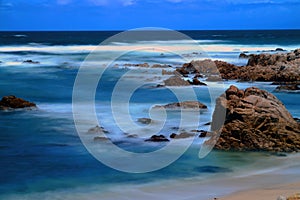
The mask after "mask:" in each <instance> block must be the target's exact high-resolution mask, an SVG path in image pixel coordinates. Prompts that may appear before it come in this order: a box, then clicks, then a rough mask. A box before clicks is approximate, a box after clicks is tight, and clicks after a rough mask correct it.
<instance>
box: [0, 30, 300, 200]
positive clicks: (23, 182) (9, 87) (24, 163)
mask: <svg viewBox="0 0 300 200" xmlns="http://www.w3.org/2000/svg"><path fill="white" fill-rule="evenodd" d="M118 33H119V32H117V31H84V32H0V97H3V96H6V95H15V96H17V97H21V98H24V99H26V100H30V101H32V102H35V103H36V104H37V106H38V109H36V110H30V111H27V110H26V111H24V110H19V111H13V112H11V111H8V112H1V113H0V149H1V151H0V166H1V167H0V170H1V173H0V199H130V198H129V197H128V198H127V197H126V193H127V192H128V191H131V192H132V191H135V192H136V193H137V195H143V194H142V193H143V192H145V193H146V194H149V192H146V191H143V190H141V189H137V188H139V187H140V186H141V185H143V186H144V185H147V187H150V188H151V187H154V188H155V187H160V186H165V185H166V184H170V185H171V184H172V183H175V182H176V183H177V182H179V183H182V184H187V183H185V182H189V181H192V182H193V184H194V185H197V184H199V185H203V184H206V187H203V189H201V188H199V197H200V199H206V198H208V197H210V195H222V194H227V193H229V192H232V191H235V190H236V188H234V187H232V188H231V187H226V186H224V187H222V186H219V187H217V189H216V188H214V185H213V184H212V183H211V184H210V182H209V181H213V180H214V181H215V180H221V179H224V177H241V176H243V177H244V176H250V175H253V174H260V173H266V172H271V171H276V170H280V169H285V168H287V167H293V166H299V165H300V162H299V159H298V157H297V156H299V155H298V154H296V155H295V154H293V155H288V156H287V157H278V156H275V155H271V154H269V153H264V152H248V153H240V152H219V151H212V152H210V153H209V154H208V155H207V156H206V157H204V158H199V156H198V153H199V148H200V147H199V146H201V143H202V142H203V141H202V140H201V141H193V144H192V145H190V146H189V147H188V148H187V151H186V152H184V154H183V155H181V156H179V158H178V159H176V160H175V161H174V162H172V163H171V164H170V165H166V166H165V167H163V168H161V169H158V170H153V171H151V170H149V172H147V173H127V172H124V171H122V170H121V171H119V170H117V169H113V168H111V167H109V166H107V165H105V164H103V163H102V162H100V161H98V160H97V159H96V158H97V156H95V155H93V154H91V153H90V152H91V148H98V147H97V146H101V145H102V144H101V143H96V142H94V141H90V143H89V140H85V139H83V137H84V136H83V137H82V135H81V134H80V133H78V132H77V130H76V127H75V123H74V119H73V117H74V115H73V114H74V113H73V111H72V95H73V94H74V93H73V92H74V91H73V88H74V83H75V82H76V77H77V74H78V72H79V69H80V67H81V66H83V65H84V66H86V67H87V70H86V71H84V72H85V73H87V74H88V77H92V78H95V79H97V74H98V73H99V68H104V67H106V64H107V63H109V68H107V70H106V71H105V72H104V73H103V75H102V77H101V79H100V80H99V83H98V85H97V86H96V93H95V95H94V96H95V98H96V100H95V101H96V103H95V110H96V115H97V119H98V120H99V121H100V123H101V125H102V126H103V127H104V128H105V129H107V130H108V131H109V132H110V133H111V138H112V141H113V142H114V144H116V145H117V146H118V147H119V148H122V149H125V150H128V151H132V152H137V153H141V152H143V153H145V152H154V151H157V150H159V149H161V148H163V147H164V145H165V144H155V145H154V144H152V143H145V142H144V141H143V139H140V138H136V139H132V140H131V139H128V138H126V137H125V135H124V132H125V131H124V130H123V129H122V128H120V126H118V124H117V123H116V122H118V121H117V120H116V119H115V118H114V116H113V113H112V111H111V110H110V109H111V107H110V106H111V102H112V94H113V91H114V89H115V87H116V86H117V85H118V81H119V80H120V79H121V77H123V76H124V75H128V77H127V78H131V79H130V81H129V82H128V81H127V82H125V83H126V84H128V85H125V88H126V87H131V86H130V84H131V83H132V85H133V86H135V85H134V84H135V83H136V82H138V83H139V84H141V82H142V83H143V84H144V85H142V86H141V85H139V86H141V87H139V88H138V89H136V88H135V90H134V92H133V94H132V96H131V97H130V98H129V100H130V105H129V108H128V110H129V111H128V112H129V114H130V116H129V117H128V116H127V115H125V114H124V113H122V110H118V111H117V115H121V114H124V115H125V116H126V117H128V118H131V119H132V120H133V121H135V122H136V121H137V120H138V118H141V117H149V109H150V107H151V106H153V105H155V104H166V103H171V102H176V101H177V98H178V96H176V95H174V91H172V90H170V89H168V88H155V87H154V86H155V85H156V84H159V83H160V82H161V80H160V78H159V76H160V75H161V69H151V70H150V69H142V74H141V72H140V71H138V70H137V69H136V67H132V66H128V67H126V66H125V67H124V65H125V64H137V63H149V65H152V64H167V65H171V66H173V67H179V66H181V65H182V64H183V63H185V62H189V61H191V60H196V59H204V58H210V59H218V60H223V61H226V62H230V63H233V64H236V65H244V64H246V63H247V60H246V59H239V54H240V53H241V52H249V53H260V52H270V53H273V50H275V49H276V48H282V49H284V50H286V51H289V50H293V49H296V48H300V30H267V31H263V30H261V31H181V33H183V34H185V35H187V36H188V37H191V38H192V39H193V42H192V43H193V45H194V44H195V43H196V44H198V45H199V47H200V49H201V51H200V50H199V49H197V51H196V52H194V51H193V49H191V41H189V40H186V38H184V39H178V37H174V38H172V37H164V38H162V39H161V38H160V36H161V34H154V35H151V34H150V36H149V34H148V35H147V34H142V36H141V37H140V36H139V37H137V38H126V37H125V38H123V37H122V38H121V39H120V40H118V41H116V42H112V41H110V42H108V43H105V41H106V39H107V38H108V37H111V36H113V35H115V34H118ZM101 42H104V44H103V45H102V46H101V47H100V49H97V45H98V44H99V43H101ZM151 45H154V47H155V48H158V49H167V50H170V49H171V50H174V51H176V53H172V52H167V51H157V50H154V49H151V51H150V50H149V49H147V51H140V50H139V48H141V47H144V46H146V47H147V48H148V46H151ZM178 47H179V50H177V49H176V48H178ZM132 48H137V50H135V51H128V50H131V49H132ZM151 48H153V46H151ZM94 50H96V54H95V55H97V63H94V62H92V61H95V60H89V59H87V58H88V57H87V56H88V55H89V54H90V53H91V52H92V51H94ZM152 50H153V51H152ZM198 50H199V51H198ZM125 51H128V52H127V53H126V54H122V53H123V52H125ZM162 52H163V53H162ZM121 54H122V56H119V55H121ZM116 57H117V59H115V58H116ZM26 60H32V61H36V62H39V63H35V64H32V63H28V62H27V63H26V62H23V61H26ZM112 60H113V63H110V62H111V61H112ZM83 63H85V64H83ZM172 69H173V68H172ZM128 72H131V73H128ZM127 73H128V74H127ZM131 76H132V77H133V78H132V77H131ZM98 78H99V77H98ZM147 80H149V82H147ZM231 84H234V85H237V86H238V87H239V88H247V87H250V86H257V87H259V88H261V89H265V90H267V91H269V92H271V93H273V94H275V95H276V96H277V97H278V98H279V99H280V100H281V101H282V102H283V103H284V104H285V106H286V108H287V109H288V110H289V111H290V112H291V114H292V115H293V117H295V118H300V108H299V102H300V95H299V93H275V92H274V89H275V87H276V86H274V85H271V83H264V82H251V83H248V82H245V83H241V82H236V81H225V82H221V83H212V84H211V85H210V87H211V88H213V92H215V93H216V94H215V95H216V96H218V95H220V94H221V93H222V92H223V91H224V90H225V89H226V88H228V86H229V85H231ZM133 86H132V87H133ZM87 88H88V87H87ZM120 88H121V89H120ZM120 88H119V91H118V90H117V93H116V96H117V97H118V100H122V98H123V97H124V98H125V97H126V95H127V91H126V90H125V91H124V90H122V87H121V86H120ZM190 90H191V88H190V89H188V88H183V91H181V92H179V93H180V95H181V98H183V99H186V100H188V99H189V98H192V96H190V93H189V92H187V91H190ZM192 90H193V92H194V93H195V94H196V98H197V99H198V100H199V101H200V102H202V103H204V104H206V105H208V110H206V111H204V112H201V113H200V124H199V126H198V127H196V128H199V129H204V130H206V129H207V128H208V127H207V126H205V125H204V124H205V123H207V122H210V121H211V115H212V112H213V108H214V101H213V100H212V98H211V97H212V96H211V91H210V90H209V89H207V88H206V87H202V86H197V87H194V88H192ZM85 92H87V91H85V90H83V91H80V93H79V94H80V95H82V96H85V95H87V96H88V95H89V94H86V93H85ZM73 100H74V99H73ZM118 106H120V105H118ZM121 107H122V105H121V106H120V107H117V109H121ZM124 112H125V111H124ZM120 113H121V114H120ZM167 114H168V117H167V118H166V121H165V124H164V125H163V128H162V129H161V130H159V131H158V133H161V134H166V135H169V134H171V133H172V132H174V127H175V129H176V127H178V126H179V122H178V119H179V118H178V113H176V112H174V113H167ZM192 114H193V113H192ZM122 116H123V115H121V117H122ZM121 121H122V120H121ZM122 122H123V121H122ZM95 125H96V124H95V123H94V121H93V120H91V121H86V122H85V123H84V125H83V126H82V127H81V128H84V130H86V131H88V129H89V128H92V127H94V126H95ZM185 125H186V127H190V124H185ZM124 126H125V129H126V131H131V132H133V133H140V134H144V135H147V133H149V132H151V130H148V129H147V127H138V128H137V129H135V126H132V127H131V126H130V127H129V125H128V124H125V125H124ZM100 149H101V148H100ZM102 150H103V149H102ZM101 153H102V154H105V155H106V156H107V157H109V156H110V155H112V152H110V151H109V150H108V151H103V152H101ZM293 157H295V158H293ZM288 158H289V159H288ZM291 159H292V160H293V162H291ZM136 162H139V161H136ZM153 162H157V163H159V162H162V161H161V160H159V158H158V159H157V160H155V159H154V160H153ZM117 163H118V165H120V166H121V165H123V163H122V162H117ZM126 164H128V163H126ZM135 164H136V163H132V165H135ZM145 164H148V163H145ZM124 165H125V164H124ZM120 168H122V167H120ZM286 173H287V174H289V175H290V176H291V177H293V174H297V173H298V174H299V170H298V171H297V170H294V171H293V170H290V171H287V172H286ZM290 176H289V177H290ZM294 178H295V179H296V178H297V176H294ZM296 180H297V179H296ZM181 181H182V182H181ZM280 181H281V180H278V183H281V182H280ZM209 186H210V187H209ZM126 191H127V192H126ZM123 193H124V195H122V194H123ZM150 193H151V192H150ZM154 193H155V192H154ZM114 195H115V196H114ZM141 197H143V196H141ZM141 197H139V198H138V197H136V198H134V199H141ZM131 199H132V198H131ZM153 199H160V198H158V197H156V196H153ZM173 199H188V197H186V196H185V195H183V193H182V194H181V193H180V192H178V193H177V194H176V195H175V197H173Z"/></svg>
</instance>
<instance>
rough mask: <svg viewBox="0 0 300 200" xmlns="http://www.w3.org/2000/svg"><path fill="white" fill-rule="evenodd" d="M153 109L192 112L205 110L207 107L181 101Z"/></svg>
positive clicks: (197, 103)
mask: <svg viewBox="0 0 300 200" xmlns="http://www.w3.org/2000/svg"><path fill="white" fill-rule="evenodd" d="M154 108H165V109H171V110H177V109H178V110H180V109H192V110H199V109H207V106H206V105H204V104H203V103H201V102H199V101H183V102H177V103H169V104H166V105H163V106H161V105H156V106H155V107H154Z"/></svg>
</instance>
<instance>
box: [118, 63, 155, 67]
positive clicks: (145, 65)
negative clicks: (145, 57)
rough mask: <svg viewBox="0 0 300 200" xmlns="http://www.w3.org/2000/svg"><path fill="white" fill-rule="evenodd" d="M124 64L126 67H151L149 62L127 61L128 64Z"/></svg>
mask: <svg viewBox="0 0 300 200" xmlns="http://www.w3.org/2000/svg"><path fill="white" fill-rule="evenodd" d="M124 66H125V67H144V68H148V67H150V66H149V64H148V63H140V64H131V63H127V64H124Z"/></svg>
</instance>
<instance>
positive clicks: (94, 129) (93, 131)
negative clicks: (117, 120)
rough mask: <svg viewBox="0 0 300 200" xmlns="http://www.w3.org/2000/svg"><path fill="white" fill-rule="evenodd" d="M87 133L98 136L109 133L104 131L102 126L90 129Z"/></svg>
mask: <svg viewBox="0 0 300 200" xmlns="http://www.w3.org/2000/svg"><path fill="white" fill-rule="evenodd" d="M87 133H92V134H96V133H100V134H102V133H109V132H108V131H107V130H105V129H104V128H103V127H102V126H98V125H97V126H95V127H93V128H90V129H89V130H88V132H87Z"/></svg>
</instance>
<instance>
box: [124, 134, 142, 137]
mask: <svg viewBox="0 0 300 200" xmlns="http://www.w3.org/2000/svg"><path fill="white" fill-rule="evenodd" d="M138 137H139V136H138V135H137V134H130V135H127V138H138Z"/></svg>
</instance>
